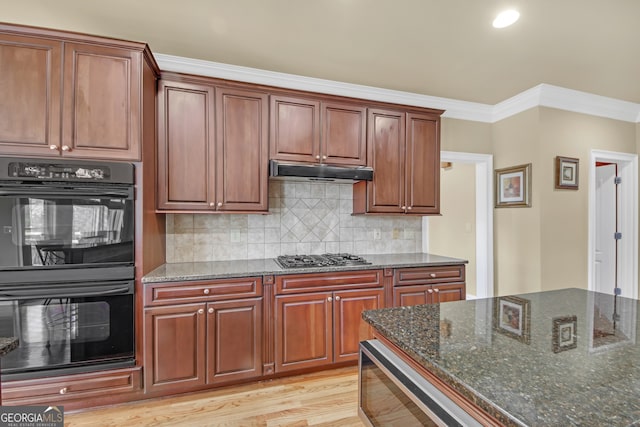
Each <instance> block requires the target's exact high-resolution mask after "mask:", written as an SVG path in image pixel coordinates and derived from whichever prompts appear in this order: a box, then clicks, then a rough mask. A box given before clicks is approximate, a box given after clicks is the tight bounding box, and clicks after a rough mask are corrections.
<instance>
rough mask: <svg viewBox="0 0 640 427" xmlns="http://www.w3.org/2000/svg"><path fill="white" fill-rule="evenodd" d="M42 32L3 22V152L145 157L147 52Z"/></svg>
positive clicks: (0, 108)
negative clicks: (144, 101)
mask: <svg viewBox="0 0 640 427" xmlns="http://www.w3.org/2000/svg"><path fill="white" fill-rule="evenodd" d="M38 33H39V31H38V29H30V28H26V27H14V26H11V25H0V86H2V87H3V88H4V90H3V96H2V98H1V99H0V152H1V153H2V154H10V155H24V156H47V157H48V156H65V157H70V158H89V159H101V160H106V159H111V160H129V161H138V160H140V156H141V146H142V122H143V118H142V106H143V99H144V97H145V96H155V93H151V94H143V91H142V87H143V80H144V78H145V74H147V73H148V72H149V70H150V69H152V74H154V76H153V78H154V80H155V74H156V73H157V65H155V62H154V61H153V58H152V57H151V53H150V51H149V50H148V47H147V46H146V45H145V44H139V43H132V42H121V41H114V40H107V39H100V38H96V37H90V36H86V37H85V36H80V35H69V34H67V33H62V32H52V31H47V32H46V33H45V32H42V34H38ZM67 36H68V37H67ZM65 37H67V38H65ZM71 37H73V38H71ZM85 39H86V42H85Z"/></svg>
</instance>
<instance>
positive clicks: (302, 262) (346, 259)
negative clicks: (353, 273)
mask: <svg viewBox="0 0 640 427" xmlns="http://www.w3.org/2000/svg"><path fill="white" fill-rule="evenodd" d="M276 262H277V263H278V265H279V266H280V267H282V268H313V267H316V268H317V267H340V266H349V265H368V264H371V263H370V262H368V261H367V260H366V259H364V258H362V257H359V256H357V255H351V254H322V255H280V256H279V257H278V258H276Z"/></svg>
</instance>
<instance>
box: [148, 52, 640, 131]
mask: <svg viewBox="0 0 640 427" xmlns="http://www.w3.org/2000/svg"><path fill="white" fill-rule="evenodd" d="M154 57H155V59H156V62H157V63H158V65H159V66H160V69H161V70H163V71H172V72H177V73H187V74H196V75H200V76H208V77H216V78H221V79H227V80H235V81H242V82H247V83H256V84H263V85H268V86H277V87H283V88H287V89H297V90H304V91H309V92H319V93H326V94H331V95H340V96H349V97H353V98H361V99H368V100H372V101H381V102H390V103H394V104H404V105H413V106H416V107H427V108H437V109H441V110H445V113H444V114H443V115H442V117H447V118H451V119H459V120H470V121H477V122H484V123H495V122H498V121H500V120H503V119H506V118H508V117H511V116H513V115H515V114H518V113H521V112H523V111H526V110H529V109H531V108H535V107H550V108H557V109H560V110H567V111H573V112H576V113H582V114H588V115H592V116H599V117H607V118H610V119H615V120H621V121H626V122H632V123H640V104H636V103H633V102H627V101H621V100H619V99H614V98H607V97H604V96H599V95H594V94H590V93H587V92H580V91H577V90H572V89H566V88H563V87H559V86H553V85H548V84H540V85H538V86H535V87H533V88H531V89H528V90H525V91H524V92H521V93H519V94H517V95H515V96H513V97H511V98H509V99H506V100H504V101H502V102H499V103H498V104H495V105H490V104H482V103H478V102H469V101H462V100H457V99H449V98H441V97H436V96H429V95H420V94H416V93H411V92H402V91H397V90H390V89H382V88H377V87H372V86H364V85H357V84H352V83H344V82H337V81H333V80H324V79H317V78H313V77H304V76H298V75H294V74H287V73H279V72H275V71H267V70H260V69H257V68H250V67H242V66H238V65H230V64H223V63H219V62H211V61H204V60H200V59H192V58H184V57H179V56H173V55H165V54H161V53H156V54H154Z"/></svg>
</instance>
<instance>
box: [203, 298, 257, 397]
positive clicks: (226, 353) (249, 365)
mask: <svg viewBox="0 0 640 427" xmlns="http://www.w3.org/2000/svg"><path fill="white" fill-rule="evenodd" d="M207 307H208V308H207V313H208V314H207V382H208V383H216V384H218V383H223V382H229V381H234V380H239V379H245V378H254V377H259V376H260V375H262V298H253V299H247V300H235V301H225V302H215V303H210V304H208V306H207Z"/></svg>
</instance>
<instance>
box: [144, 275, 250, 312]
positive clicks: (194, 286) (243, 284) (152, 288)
mask: <svg viewBox="0 0 640 427" xmlns="http://www.w3.org/2000/svg"><path fill="white" fill-rule="evenodd" d="M259 296H262V278H260V277H249V278H241V279H228V280H226V279H225V280H206V281H193V282H180V283H175V282H174V283H157V284H152V285H147V287H146V288H145V306H153V305H164V304H174V303H186V302H206V301H219V300H227V299H236V298H250V297H259Z"/></svg>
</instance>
